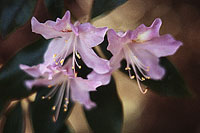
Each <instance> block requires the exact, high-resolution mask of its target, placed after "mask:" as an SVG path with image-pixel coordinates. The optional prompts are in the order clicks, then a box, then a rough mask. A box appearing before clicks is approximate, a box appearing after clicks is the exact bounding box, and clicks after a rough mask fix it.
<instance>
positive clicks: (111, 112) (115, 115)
mask: <svg viewBox="0 0 200 133" xmlns="http://www.w3.org/2000/svg"><path fill="white" fill-rule="evenodd" d="M90 94H91V95H90V96H91V99H92V101H94V102H95V103H96V104H97V107H96V108H93V109H91V110H85V115H86V118H87V121H88V123H89V125H90V127H91V129H92V131H93V132H95V133H120V132H121V131H122V124H123V111H122V103H121V100H120V99H119V97H118V94H117V90H116V85H115V81H114V79H113V78H112V79H111V82H110V83H109V84H108V85H105V86H101V87H98V88H97V91H95V92H91V93H90Z"/></svg>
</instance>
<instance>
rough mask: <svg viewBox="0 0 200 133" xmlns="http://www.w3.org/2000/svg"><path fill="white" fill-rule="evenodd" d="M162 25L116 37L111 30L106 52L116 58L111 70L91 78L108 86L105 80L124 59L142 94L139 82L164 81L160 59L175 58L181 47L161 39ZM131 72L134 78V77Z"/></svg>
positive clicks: (166, 36)
mask: <svg viewBox="0 0 200 133" xmlns="http://www.w3.org/2000/svg"><path fill="white" fill-rule="evenodd" d="M161 23H162V22H161V20H160V19H156V20H155V21H154V22H153V24H152V25H151V26H150V27H146V26H145V25H143V24H142V25H140V26H139V27H138V28H137V29H136V30H134V31H127V32H125V33H123V32H118V33H116V32H115V31H114V30H112V29H110V30H109V31H108V33H107V36H108V42H109V45H108V48H107V49H108V50H109V51H111V53H112V54H113V57H112V58H111V61H110V64H111V65H110V66H111V70H110V72H108V73H106V74H98V73H95V72H92V73H91V74H89V75H88V78H89V79H95V78H96V79H97V78H98V79H99V80H101V81H102V83H103V84H107V83H109V81H105V79H108V80H109V79H110V78H109V77H110V76H111V73H112V71H114V70H116V69H117V68H119V66H120V61H121V60H122V59H123V58H125V59H126V62H127V67H126V70H128V72H129V76H130V78H131V79H133V78H136V80H137V83H138V86H139V88H140V90H141V92H142V93H146V91H147V90H143V89H142V87H141V85H140V81H144V80H145V79H150V78H152V79H154V80H160V79H162V77H163V76H164V74H165V70H164V68H162V67H161V66H160V65H159V57H163V56H169V55H173V54H174V53H175V52H176V50H177V49H178V48H179V47H180V46H181V45H182V43H181V42H180V41H176V40H175V39H174V38H173V37H172V36H171V35H169V34H166V35H161V36H160V35H159V29H160V26H161ZM131 69H133V71H134V73H135V75H131ZM139 74H140V75H142V76H140V75H139Z"/></svg>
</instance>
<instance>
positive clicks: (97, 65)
mask: <svg viewBox="0 0 200 133" xmlns="http://www.w3.org/2000/svg"><path fill="white" fill-rule="evenodd" d="M77 41H78V45H79V47H78V48H77V49H78V52H79V53H80V55H81V58H82V59H83V61H84V63H85V64H86V65H87V66H88V67H90V68H93V70H94V71H96V72H97V73H100V74H104V73H107V72H109V70H110V63H109V61H108V60H105V59H102V58H100V57H98V56H97V55H96V54H95V52H94V51H93V50H92V48H89V47H87V45H86V44H84V43H80V40H77Z"/></svg>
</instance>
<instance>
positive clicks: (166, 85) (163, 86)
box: [120, 57, 191, 97]
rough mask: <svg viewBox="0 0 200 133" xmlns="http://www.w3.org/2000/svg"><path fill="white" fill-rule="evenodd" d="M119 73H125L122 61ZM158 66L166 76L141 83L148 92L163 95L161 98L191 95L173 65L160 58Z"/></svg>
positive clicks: (124, 63) (124, 64) (124, 65)
mask: <svg viewBox="0 0 200 133" xmlns="http://www.w3.org/2000/svg"><path fill="white" fill-rule="evenodd" d="M121 64H122V67H121V69H120V70H121V71H122V72H124V73H126V74H127V75H128V73H127V71H125V70H124V69H125V67H126V62H125V61H122V63H121ZM160 65H161V66H162V67H164V68H165V71H166V74H165V76H164V77H163V79H162V80H151V79H150V80H145V81H143V82H142V83H143V84H145V85H146V86H147V87H148V88H149V89H150V90H152V91H154V92H156V93H158V94H160V95H163V96H176V97H183V96H189V95H191V94H190V92H189V90H188V88H187V86H186V84H185V82H184V80H183V78H182V77H181V75H180V74H179V72H178V71H177V69H176V68H175V67H174V65H173V64H172V63H171V62H170V61H169V60H168V59H167V58H164V57H162V58H160Z"/></svg>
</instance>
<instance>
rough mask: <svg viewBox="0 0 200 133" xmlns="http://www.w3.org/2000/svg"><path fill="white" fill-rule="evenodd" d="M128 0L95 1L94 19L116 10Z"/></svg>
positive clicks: (93, 8)
mask: <svg viewBox="0 0 200 133" xmlns="http://www.w3.org/2000/svg"><path fill="white" fill-rule="evenodd" d="M126 1H127V0H94V3H93V7H92V16H91V17H92V18H95V17H97V16H99V15H101V14H103V13H108V12H109V11H111V10H113V9H115V8H116V7H118V6H120V5H122V4H124V3H125V2H126Z"/></svg>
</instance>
